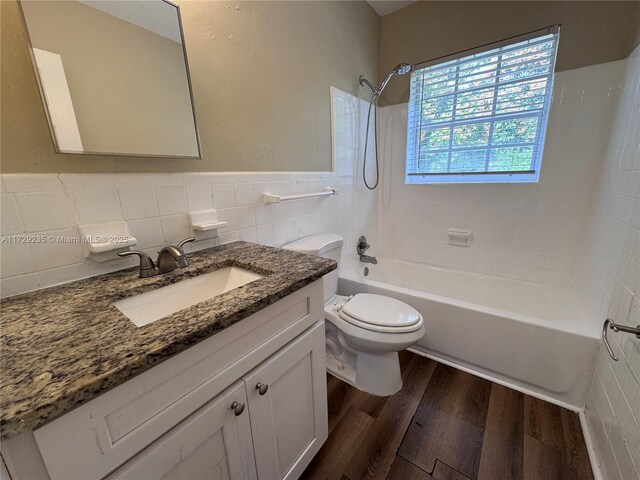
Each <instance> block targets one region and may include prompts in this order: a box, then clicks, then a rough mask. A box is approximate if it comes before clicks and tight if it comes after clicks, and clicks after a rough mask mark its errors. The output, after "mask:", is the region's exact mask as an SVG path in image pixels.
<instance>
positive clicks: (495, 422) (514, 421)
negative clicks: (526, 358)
mask: <svg viewBox="0 0 640 480" xmlns="http://www.w3.org/2000/svg"><path fill="white" fill-rule="evenodd" d="M400 366H401V369H402V380H403V386H402V389H401V390H400V391H399V392H398V393H396V394H395V395H392V396H390V397H376V396H373V395H369V394H366V393H364V392H361V391H359V390H357V389H355V388H353V387H351V386H350V385H347V384H346V383H344V382H342V381H341V380H338V379H337V378H335V377H333V376H331V375H327V387H328V394H329V439H328V440H327V442H326V443H325V444H324V445H323V447H322V449H321V450H320V452H319V453H318V455H316V457H315V458H314V459H313V461H312V462H311V464H310V465H309V467H308V468H307V469H306V470H305V472H304V473H303V475H302V477H301V478H303V479H327V480H334V479H335V480H363V479H381V480H383V479H387V480H432V479H437V480H518V479H523V480H583V479H593V474H592V472H591V466H590V465H589V459H588V456H587V449H586V446H585V443H584V438H583V437H582V430H581V429H580V420H579V419H578V415H577V414H575V413H573V412H570V411H568V410H565V409H563V408H560V407H558V406H555V405H552V404H550V403H547V402H544V401H542V400H538V399H535V398H533V397H530V396H528V395H524V394H522V393H519V392H516V391H515V390H511V389H509V388H506V387H503V386H500V385H497V384H495V383H492V382H490V381H488V380H483V379H481V378H478V377H474V376H473V375H469V374H468V373H464V372H462V371H460V370H456V369H454V368H451V367H448V366H446V365H443V364H440V363H437V362H434V361H433V360H429V359H426V358H423V357H420V356H418V355H414V354H411V353H409V352H402V353H401V354H400Z"/></svg>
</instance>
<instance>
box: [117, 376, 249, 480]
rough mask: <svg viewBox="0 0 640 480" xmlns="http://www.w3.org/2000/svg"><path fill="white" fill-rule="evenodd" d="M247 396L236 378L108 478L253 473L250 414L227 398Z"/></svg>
mask: <svg viewBox="0 0 640 480" xmlns="http://www.w3.org/2000/svg"><path fill="white" fill-rule="evenodd" d="M246 401H247V397H246V393H245V386H244V383H242V382H239V383H237V384H235V385H234V386H233V387H231V388H229V389H228V390H227V391H226V392H225V393H223V394H221V395H219V396H218V397H216V398H215V399H214V400H212V401H211V402H210V403H209V404H207V405H205V406H204V407H203V408H201V409H200V410H198V411H197V412H196V413H194V414H193V415H191V416H190V417H189V418H187V419H186V420H184V421H183V422H182V423H180V424H179V425H178V426H176V427H174V428H173V429H172V430H170V431H169V432H168V433H166V434H165V435H163V436H162V437H161V438H159V439H158V440H156V441H155V442H154V443H153V444H152V445H151V446H149V447H147V448H146V449H145V450H143V451H142V452H141V453H139V454H138V455H136V456H135V457H134V458H133V459H131V460H130V461H129V462H127V463H126V464H125V465H124V466H122V467H121V468H119V469H118V470H117V471H116V472H114V473H113V474H112V475H109V476H108V477H107V478H108V479H109V480H141V479H146V480H160V479H162V480H191V479H193V480H197V479H205V478H206V479H210V480H229V479H236V478H246V479H253V478H256V468H255V463H254V461H253V458H254V454H253V451H254V450H253V442H252V439H251V426H250V425H249V415H248V413H247V412H242V413H241V414H240V415H236V414H235V412H234V410H232V409H231V408H229V405H230V404H231V403H232V402H238V403H239V404H242V405H244V404H245V403H246Z"/></svg>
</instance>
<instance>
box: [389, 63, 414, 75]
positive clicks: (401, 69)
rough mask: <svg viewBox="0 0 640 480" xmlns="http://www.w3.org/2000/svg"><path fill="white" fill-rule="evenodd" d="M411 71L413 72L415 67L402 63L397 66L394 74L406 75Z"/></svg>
mask: <svg viewBox="0 0 640 480" xmlns="http://www.w3.org/2000/svg"><path fill="white" fill-rule="evenodd" d="M411 70H413V66H411V65H409V64H408V63H400V64H399V65H396V68H394V69H393V73H395V74H396V75H406V74H407V73H409V72H410V71H411Z"/></svg>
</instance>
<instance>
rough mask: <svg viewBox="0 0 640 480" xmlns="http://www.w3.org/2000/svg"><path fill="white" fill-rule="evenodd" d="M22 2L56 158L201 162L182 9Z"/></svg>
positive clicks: (162, 3)
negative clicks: (90, 156)
mask: <svg viewBox="0 0 640 480" xmlns="http://www.w3.org/2000/svg"><path fill="white" fill-rule="evenodd" d="M18 4H19V6H20V11H21V15H22V19H23V24H24V27H25V28H24V30H25V34H26V38H27V43H28V46H29V49H30V51H31V57H32V61H33V66H34V69H35V74H36V77H37V80H38V86H39V89H40V94H41V97H42V101H43V105H44V108H45V111H46V114H47V119H48V121H49V127H50V129H51V135H52V137H53V143H54V148H55V150H56V152H58V153H67V154H68V153H71V154H100V155H122V156H148V157H156V158H157V157H173V158H202V152H201V148H200V140H199V136H198V130H197V123H196V115H195V108H194V100H193V92H192V88H191V80H190V77H189V66H188V61H187V53H186V49H185V42H184V34H183V31H182V23H181V19H180V9H179V8H178V6H177V5H175V4H173V3H171V2H169V1H167V0H77V1H76V0H62V1H50V0H49V1H48V0H21V1H19V2H18Z"/></svg>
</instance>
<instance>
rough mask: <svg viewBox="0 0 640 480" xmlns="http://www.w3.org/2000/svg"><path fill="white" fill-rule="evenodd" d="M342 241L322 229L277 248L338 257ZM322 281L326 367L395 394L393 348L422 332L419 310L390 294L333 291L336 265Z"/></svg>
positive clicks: (397, 379)
mask: <svg viewBox="0 0 640 480" xmlns="http://www.w3.org/2000/svg"><path fill="white" fill-rule="evenodd" d="M342 244H343V239H342V237H341V236H340V235H336V234H335V233H325V234H318V235H312V236H310V237H306V238H303V239H301V240H297V241H295V242H293V243H289V244H287V245H284V246H283V247H282V248H284V249H286V250H293V251H296V252H301V253H307V254H312V255H319V256H321V257H324V258H331V259H333V260H336V261H338V262H339V260H340V255H341V253H342ZM372 268H375V267H372ZM323 282H324V302H325V303H324V313H325V320H326V322H325V332H326V347H327V370H328V371H329V373H331V374H332V375H334V376H336V377H338V378H340V379H342V380H344V381H345V382H347V383H349V384H351V385H353V386H354V387H356V388H358V389H360V390H363V391H365V392H367V393H371V394H373V395H381V396H386V395H392V394H394V393H396V392H397V391H398V390H400V388H401V387H402V376H401V374H400V362H399V360H398V352H399V351H401V350H404V349H405V348H408V347H410V346H412V345H414V344H415V343H416V342H417V341H418V340H420V339H421V338H422V337H423V336H424V333H425V327H424V320H423V318H422V315H420V313H419V312H418V311H417V310H415V309H414V308H412V307H411V306H409V305H407V304H406V303H403V302H400V301H398V300H396V299H394V298H391V297H385V296H382V295H374V294H370V293H359V294H357V295H353V296H350V297H345V296H342V295H337V291H338V270H334V271H333V272H331V273H329V274H327V275H325V276H324V278H323Z"/></svg>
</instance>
